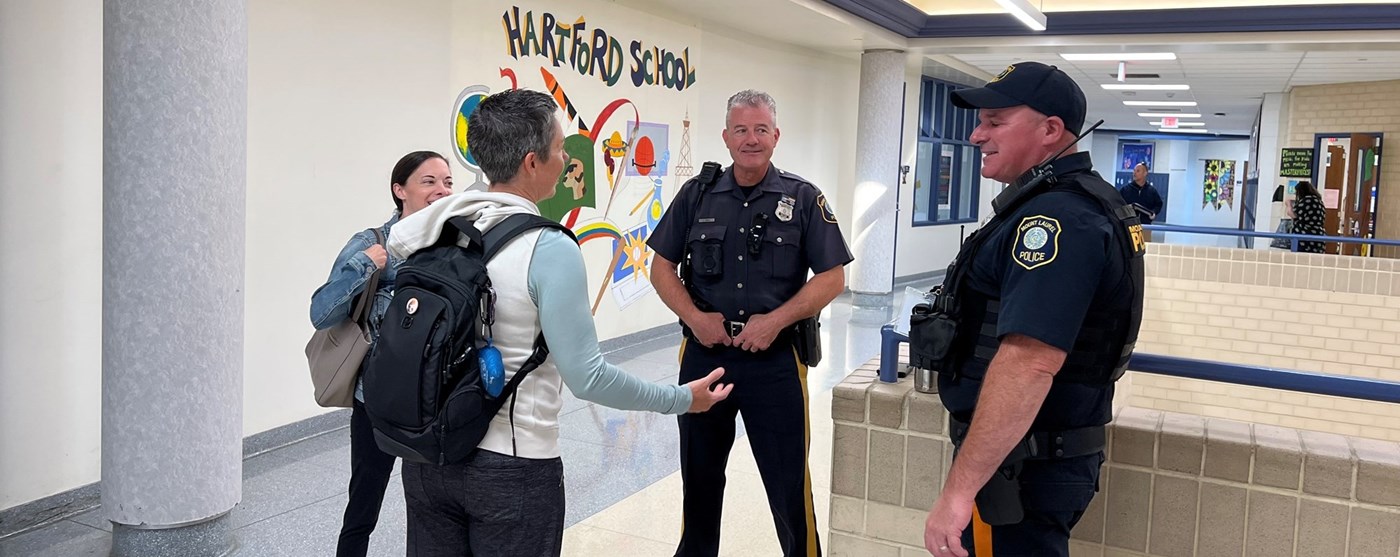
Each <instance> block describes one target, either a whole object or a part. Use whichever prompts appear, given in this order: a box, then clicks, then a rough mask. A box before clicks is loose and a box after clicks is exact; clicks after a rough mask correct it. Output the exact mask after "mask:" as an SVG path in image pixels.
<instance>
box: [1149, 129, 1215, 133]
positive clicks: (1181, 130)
mask: <svg viewBox="0 0 1400 557" xmlns="http://www.w3.org/2000/svg"><path fill="white" fill-rule="evenodd" d="M1157 131H1159V132H1166V133H1210V131H1208V130H1197V129H1190V130H1183V129H1179V128H1157Z"/></svg>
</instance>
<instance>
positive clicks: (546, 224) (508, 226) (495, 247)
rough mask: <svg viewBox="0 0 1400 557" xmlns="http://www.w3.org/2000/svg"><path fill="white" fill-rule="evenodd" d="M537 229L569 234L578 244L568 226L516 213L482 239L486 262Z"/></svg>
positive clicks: (532, 215) (540, 217) (531, 214)
mask: <svg viewBox="0 0 1400 557" xmlns="http://www.w3.org/2000/svg"><path fill="white" fill-rule="evenodd" d="M536 228H553V229H555V230H558V231H560V232H563V233H565V234H568V235H569V238H570V239H572V240H573V241H574V242H575V243H578V237H577V236H574V231H572V230H569V227H567V226H564V225H562V224H559V223H557V222H554V221H552V220H549V219H547V218H544V217H542V216H539V215H536V214H534V213H516V214H514V215H511V216H509V217H506V219H505V220H503V221H501V222H499V223H496V225H495V226H492V227H491V230H487V231H486V234H485V235H484V236H483V237H482V243H481V245H482V246H484V247H485V249H486V260H487V261H490V260H491V258H492V257H495V255H496V253H497V252H499V251H501V248H504V247H505V245H506V244H509V243H510V241H511V240H514V239H515V237H516V236H519V235H521V234H524V233H526V232H528V231H530V230H534V229H536Z"/></svg>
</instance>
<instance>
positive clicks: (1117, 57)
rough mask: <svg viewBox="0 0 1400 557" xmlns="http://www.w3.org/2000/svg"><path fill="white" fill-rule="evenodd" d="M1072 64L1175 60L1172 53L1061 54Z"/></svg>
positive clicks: (1174, 54) (1061, 56)
mask: <svg viewBox="0 0 1400 557" xmlns="http://www.w3.org/2000/svg"><path fill="white" fill-rule="evenodd" d="M1060 58H1064V59H1065V60H1069V61H1072V62H1081V61H1083V62H1120V61H1121V62H1132V61H1135V60H1176V53H1174V52H1100V53H1092V54H1061V55H1060Z"/></svg>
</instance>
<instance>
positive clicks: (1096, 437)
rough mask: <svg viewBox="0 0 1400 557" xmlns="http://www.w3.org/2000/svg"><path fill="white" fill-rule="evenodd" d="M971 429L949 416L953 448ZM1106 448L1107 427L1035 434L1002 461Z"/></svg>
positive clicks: (1047, 457) (1020, 443)
mask: <svg viewBox="0 0 1400 557" xmlns="http://www.w3.org/2000/svg"><path fill="white" fill-rule="evenodd" d="M971 427H972V425H971V424H969V423H967V422H964V421H962V420H959V419H957V418H954V417H952V416H949V417H948V437H949V438H950V439H952V440H953V444H954V445H962V442H963V439H964V438H966V437H967V431H968V429H969V428H971ZM1104 446H1105V437H1104V426H1101V425H1097V426H1090V427H1081V428H1078V429H1069V430H1065V431H1032V432H1030V433H1027V434H1026V436H1025V437H1024V438H1022V439H1021V441H1020V442H1019V443H1016V447H1015V448H1013V449H1011V453H1010V454H1008V455H1006V460H1005V461H1003V462H1005V463H1014V462H1020V461H1022V460H1049V459H1055V458H1074V457H1076V456H1085V455H1091V454H1094V453H1097V452H1099V451H1102V450H1103V449H1104Z"/></svg>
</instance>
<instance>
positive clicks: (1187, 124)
mask: <svg viewBox="0 0 1400 557" xmlns="http://www.w3.org/2000/svg"><path fill="white" fill-rule="evenodd" d="M1147 124H1148V125H1151V126H1161V125H1162V121H1161V120H1158V121H1156V122H1148V123H1147ZM1176 125H1178V126H1181V127H1183V128H1201V127H1205V125H1206V123H1205V122H1177V123H1176Z"/></svg>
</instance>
